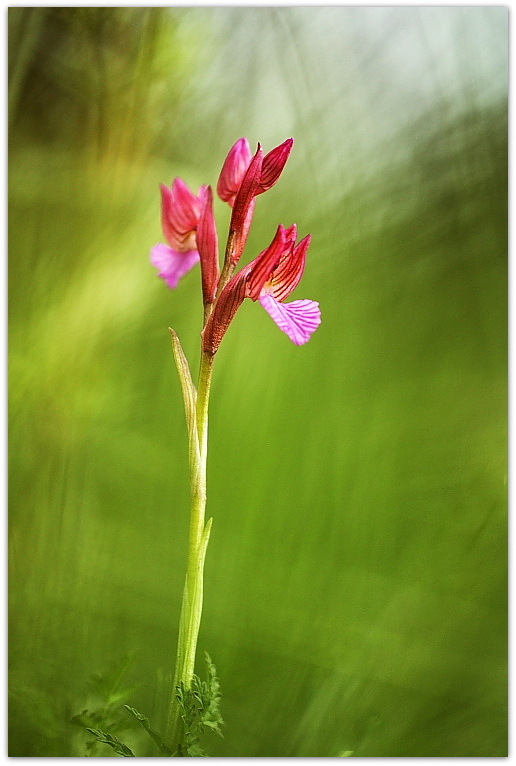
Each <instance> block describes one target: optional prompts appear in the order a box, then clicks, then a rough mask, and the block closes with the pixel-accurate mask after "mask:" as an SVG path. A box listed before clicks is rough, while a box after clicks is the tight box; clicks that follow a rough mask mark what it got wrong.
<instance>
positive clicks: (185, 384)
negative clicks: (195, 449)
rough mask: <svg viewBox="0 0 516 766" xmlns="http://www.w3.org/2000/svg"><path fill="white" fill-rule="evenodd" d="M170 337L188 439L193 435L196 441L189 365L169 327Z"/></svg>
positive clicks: (194, 398)
mask: <svg viewBox="0 0 516 766" xmlns="http://www.w3.org/2000/svg"><path fill="white" fill-rule="evenodd" d="M168 329H169V331H170V337H171V338H172V349H173V351H174V359H175V360H176V367H177V372H178V374H179V379H180V381H181V388H182V390H183V399H184V403H185V412H186V422H187V424H188V433H189V435H190V440H192V438H193V435H195V441H197V425H196V423H197V420H196V417H197V416H196V404H197V389H196V388H195V386H194V383H193V380H192V375H191V373H190V367H189V366H188V360H187V358H186V356H185V353H184V351H183V347H182V346H181V342H180V340H179V338H178V336H177V334H176V333H175V332H174V330H173V329H172V328H171V327H169V328H168Z"/></svg>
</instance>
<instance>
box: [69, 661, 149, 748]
mask: <svg viewBox="0 0 516 766" xmlns="http://www.w3.org/2000/svg"><path fill="white" fill-rule="evenodd" d="M133 658H134V654H133V653H132V652H130V653H128V654H126V655H124V657H122V658H121V659H120V660H118V661H117V662H114V663H113V664H112V665H111V667H110V668H109V669H108V670H107V671H106V672H105V673H100V674H99V673H94V674H93V675H92V677H91V679H90V682H89V684H88V686H89V688H90V690H91V691H92V692H93V694H94V696H95V697H96V698H98V699H99V700H100V704H99V705H97V706H96V707H95V708H93V709H92V710H83V711H82V713H80V714H79V715H76V716H74V717H73V718H72V722H73V723H75V724H78V725H79V726H82V727H84V728H85V729H86V731H88V732H89V733H90V734H92V735H93V736H94V738H95V739H93V740H91V739H90V740H89V741H88V742H86V749H87V751H88V755H89V756H100V755H101V753H99V752H97V751H98V747H97V743H101V744H104V745H109V747H111V748H113V750H115V752H116V753H117V754H118V755H123V756H131V755H133V753H132V751H131V750H130V748H129V747H127V745H124V744H123V743H122V742H121V741H120V739H119V738H118V736H117V734H120V733H121V732H124V731H127V730H128V729H129V728H130V725H131V721H129V722H128V720H127V716H126V715H125V711H124V709H123V707H122V704H123V702H124V701H125V700H127V699H128V698H129V697H130V696H131V695H132V694H133V693H134V690H135V686H126V685H125V684H124V683H123V681H124V676H125V674H126V673H127V671H128V669H129V667H130V665H131V663H132V661H133Z"/></svg>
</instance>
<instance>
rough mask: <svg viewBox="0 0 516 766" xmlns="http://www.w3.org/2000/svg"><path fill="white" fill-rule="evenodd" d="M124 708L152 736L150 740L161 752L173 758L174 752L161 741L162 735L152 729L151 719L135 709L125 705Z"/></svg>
mask: <svg viewBox="0 0 516 766" xmlns="http://www.w3.org/2000/svg"><path fill="white" fill-rule="evenodd" d="M124 707H125V708H126V709H127V710H128V711H129V712H130V713H131V715H133V716H134V717H135V718H136V720H137V721H138V723H140V724H141V725H142V726H143V728H144V729H145V731H146V732H147V734H148V735H149V736H150V738H151V739H152V740H153V741H154V742H155V744H156V745H157V746H158V748H159V751H160V752H161V753H162V754H163V755H166V756H172V755H173V753H172V750H171V749H170V748H169V747H168V745H166V744H165V743H164V742H163V740H162V739H161V737H160V735H159V734H158V732H157V731H154V729H152V728H151V725H150V722H149V719H148V718H147V717H146V716H144V715H142V714H141V713H139V712H138V711H137V710H135V708H134V707H130V706H129V705H124Z"/></svg>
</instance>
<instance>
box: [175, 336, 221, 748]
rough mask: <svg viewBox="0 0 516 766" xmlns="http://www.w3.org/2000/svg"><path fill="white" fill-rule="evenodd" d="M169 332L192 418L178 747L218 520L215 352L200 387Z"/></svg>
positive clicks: (203, 366) (205, 362)
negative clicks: (209, 469)
mask: <svg viewBox="0 0 516 766" xmlns="http://www.w3.org/2000/svg"><path fill="white" fill-rule="evenodd" d="M169 329H170V328H169ZM170 333H171V336H172V347H173V351H174V356H175V359H176V365H177V369H178V373H179V377H180V379H181V386H182V390H183V398H184V403H185V413H186V420H187V424H188V444H189V463H190V497H191V512H190V534H189V542H188V563H187V570H186V580H185V585H184V590H183V602H182V606H181V617H180V620H179V638H178V646H177V657H176V668H175V672H174V681H173V685H172V698H171V700H170V707H169V717H168V727H167V734H168V738H169V742H170V743H171V745H172V746H173V747H177V745H178V744H179V743H180V741H181V737H182V720H181V710H180V706H179V703H178V701H177V699H176V688H177V687H178V686H180V685H184V687H185V689H190V687H191V683H192V678H193V675H194V666H195V653H196V649H197V638H198V635H199V627H200V623H201V614H202V601H203V575H204V560H205V557H206V548H207V546H208V541H209V538H210V531H211V525H212V521H213V519H208V521H207V522H206V523H205V521H204V519H205V511H206V464H207V456H208V403H209V396H210V387H211V377H212V371H213V360H214V357H213V356H210V355H209V354H206V353H204V354H203V355H202V359H201V366H200V372H199V384H198V389H197V390H196V389H195V386H194V384H193V382H192V378H191V375H190V371H189V368H188V362H187V360H186V357H185V355H184V353H183V349H182V348H181V344H180V342H179V338H178V337H177V335H176V334H175V332H174V331H173V330H172V329H170Z"/></svg>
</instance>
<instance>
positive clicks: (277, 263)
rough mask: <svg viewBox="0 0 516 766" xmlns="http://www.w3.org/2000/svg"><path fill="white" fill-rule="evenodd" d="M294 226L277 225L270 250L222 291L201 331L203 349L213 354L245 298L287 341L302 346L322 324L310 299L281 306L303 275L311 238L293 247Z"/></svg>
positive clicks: (294, 243) (318, 312)
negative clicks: (264, 313) (258, 306)
mask: <svg viewBox="0 0 516 766" xmlns="http://www.w3.org/2000/svg"><path fill="white" fill-rule="evenodd" d="M296 237H297V230H296V226H295V224H294V225H293V226H291V227H290V228H289V229H285V228H284V227H283V226H281V225H280V226H279V227H278V230H277V232H276V235H275V237H274V239H273V240H272V242H271V244H270V245H269V247H268V248H267V249H266V250H264V251H263V252H262V253H260V255H259V256H258V257H257V258H255V259H254V261H252V262H251V263H250V264H249V265H248V266H245V267H244V268H243V269H242V270H241V271H239V273H238V274H236V275H235V276H234V277H233V278H232V279H231V280H230V281H229V282H228V284H227V285H226V287H225V288H224V289H223V290H222V292H221V294H220V296H219V299H218V301H217V303H216V305H215V309H214V311H213V313H212V315H211V317H210V319H209V321H208V324H207V325H206V328H205V329H204V332H203V349H204V351H206V352H207V353H209V354H215V353H216V351H217V349H218V347H219V345H220V342H221V340H222V338H223V336H224V334H225V332H226V330H227V329H228V327H229V325H230V323H231V321H232V319H233V317H234V316H235V314H236V312H237V310H238V308H239V306H240V305H241V303H242V301H243V300H244V298H251V300H253V301H257V300H259V301H260V303H261V305H262V306H263V308H264V309H265V310H266V311H267V313H268V314H269V315H270V316H271V317H272V319H273V320H274V321H275V322H276V324H277V325H278V327H279V328H280V330H283V332H285V333H286V334H287V335H288V337H289V338H290V340H291V341H292V342H293V343H295V344H296V345H297V346H301V345H303V344H304V343H306V342H307V341H308V340H310V337H311V335H312V334H313V333H314V332H315V330H316V329H317V328H318V326H319V324H320V323H321V312H320V310H319V304H318V303H317V302H316V301H311V300H299V301H292V302H291V303H284V301H285V299H286V298H288V297H289V295H290V294H291V293H292V292H293V291H294V290H295V288H296V287H297V285H298V284H299V281H300V279H301V277H302V275H303V271H304V268H305V263H306V253H307V250H308V247H309V245H310V239H311V237H310V235H309V236H307V237H305V238H304V239H303V240H301V242H299V243H298V244H297V245H296Z"/></svg>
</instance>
